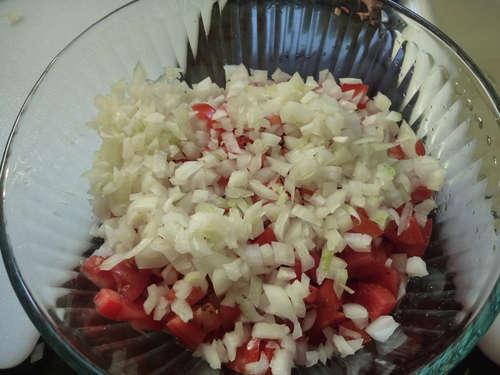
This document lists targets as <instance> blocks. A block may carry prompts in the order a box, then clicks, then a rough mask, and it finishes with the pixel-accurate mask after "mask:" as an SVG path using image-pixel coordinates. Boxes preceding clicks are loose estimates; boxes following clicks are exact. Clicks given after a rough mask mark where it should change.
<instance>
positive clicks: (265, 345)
mask: <svg viewBox="0 0 500 375" xmlns="http://www.w3.org/2000/svg"><path fill="white" fill-rule="evenodd" d="M260 347H261V350H262V352H263V353H264V354H265V355H266V357H267V360H268V361H269V362H271V360H272V359H273V356H274V351H275V350H276V349H277V348H279V344H278V343H277V342H276V341H272V340H269V341H266V340H264V341H262V343H261V345H260Z"/></svg>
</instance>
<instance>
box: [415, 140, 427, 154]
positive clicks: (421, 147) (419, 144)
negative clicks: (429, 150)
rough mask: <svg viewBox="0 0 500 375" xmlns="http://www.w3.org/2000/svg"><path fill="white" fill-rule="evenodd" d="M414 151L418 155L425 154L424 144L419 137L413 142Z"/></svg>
mask: <svg viewBox="0 0 500 375" xmlns="http://www.w3.org/2000/svg"><path fill="white" fill-rule="evenodd" d="M415 152H416V153H417V155H418V156H424V155H425V146H424V142H422V140H421V139H419V140H418V141H417V142H416V143H415Z"/></svg>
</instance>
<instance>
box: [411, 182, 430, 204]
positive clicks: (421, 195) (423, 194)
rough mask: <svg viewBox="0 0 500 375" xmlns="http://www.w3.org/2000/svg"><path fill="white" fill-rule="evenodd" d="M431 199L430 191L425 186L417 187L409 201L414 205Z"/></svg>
mask: <svg viewBox="0 0 500 375" xmlns="http://www.w3.org/2000/svg"><path fill="white" fill-rule="evenodd" d="M431 197H432V190H429V189H428V188H427V187H425V186H417V187H416V188H415V190H413V191H412V193H411V201H412V203H414V204H417V203H420V202H423V201H425V200H426V199H430V198H431Z"/></svg>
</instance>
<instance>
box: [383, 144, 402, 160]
mask: <svg viewBox="0 0 500 375" xmlns="http://www.w3.org/2000/svg"><path fill="white" fill-rule="evenodd" d="M387 153H388V154H389V156H390V157H391V158H394V159H398V160H403V159H406V154H405V152H404V151H403V148H402V147H401V145H396V146H394V147H391V148H390V149H389V150H388V151H387Z"/></svg>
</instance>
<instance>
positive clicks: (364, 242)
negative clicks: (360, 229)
mask: <svg viewBox="0 0 500 375" xmlns="http://www.w3.org/2000/svg"><path fill="white" fill-rule="evenodd" d="M344 240H345V241H346V242H347V245H348V246H349V247H350V248H351V249H353V250H354V251H359V252H369V251H370V250H371V243H372V236H370V235H368V234H364V233H345V234H344Z"/></svg>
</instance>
